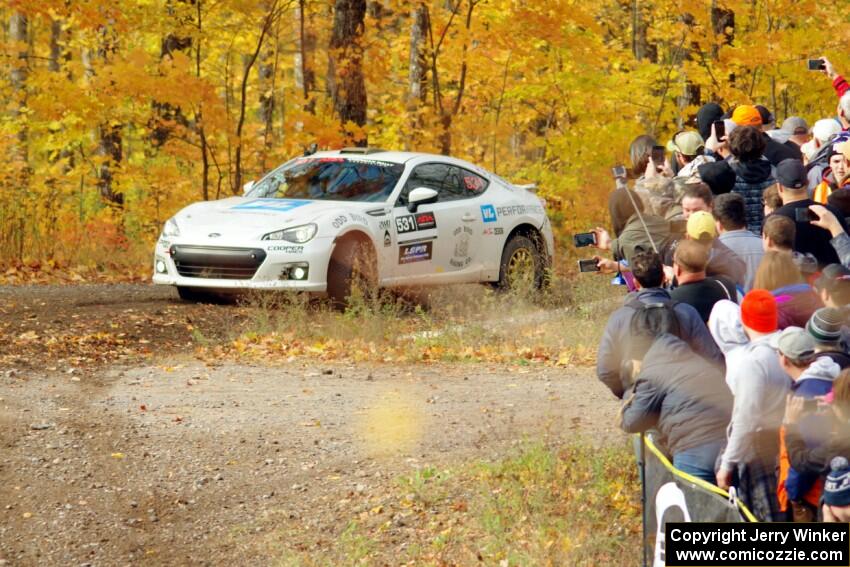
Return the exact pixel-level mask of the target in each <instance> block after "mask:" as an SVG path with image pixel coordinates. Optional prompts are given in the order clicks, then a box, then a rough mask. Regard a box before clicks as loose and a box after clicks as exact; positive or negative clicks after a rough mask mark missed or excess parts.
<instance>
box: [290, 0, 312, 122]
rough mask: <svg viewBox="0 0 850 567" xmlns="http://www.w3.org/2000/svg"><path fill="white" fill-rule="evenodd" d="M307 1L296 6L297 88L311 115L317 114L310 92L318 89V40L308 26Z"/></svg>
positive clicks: (301, 0) (300, 0)
mask: <svg viewBox="0 0 850 567" xmlns="http://www.w3.org/2000/svg"><path fill="white" fill-rule="evenodd" d="M304 1H305V0H298V3H297V4H296V5H295V10H294V14H295V25H296V28H297V30H296V34H295V86H296V88H297V89H298V90H299V91H301V93H302V98H303V101H304V102H303V108H304V110H306V111H307V112H309V113H310V114H313V113H314V112H315V106H316V103H315V100H314V99H311V98H310V92H311V91H313V90H314V89H315V88H316V73H315V72H314V71H313V58H312V52H313V49H314V48H315V43H316V38H315V36H314V35H313V34H312V33H311V32H310V30H309V27H308V26H307V13H306V8H305V6H304Z"/></svg>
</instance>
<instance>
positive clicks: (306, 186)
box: [153, 148, 554, 301]
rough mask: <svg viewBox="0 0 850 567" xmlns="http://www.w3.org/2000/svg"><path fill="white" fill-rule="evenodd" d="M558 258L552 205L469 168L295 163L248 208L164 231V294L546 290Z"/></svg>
mask: <svg viewBox="0 0 850 567" xmlns="http://www.w3.org/2000/svg"><path fill="white" fill-rule="evenodd" d="M553 249H554V243H553V238H552V228H551V226H550V224H549V221H548V219H547V217H546V212H545V210H544V204H543V201H542V200H541V199H540V198H539V197H537V196H536V195H535V194H534V193H532V192H531V191H529V190H528V189H527V188H524V187H520V186H516V185H512V184H511V183H508V182H507V181H505V180H504V179H502V178H500V177H498V176H496V175H494V174H492V173H489V172H488V171H485V170H484V169H481V168H480V167H477V166H475V165H472V164H470V163H467V162H465V161H462V160H459V159H454V158H450V157H446V156H437V155H430V154H424V153H405V152H390V151H382V150H376V149H365V148H352V149H344V150H339V151H331V152H320V153H315V154H313V155H309V156H304V157H298V158H295V159H292V160H290V161H288V162H286V163H285V164H283V165H281V166H280V167H278V168H277V169H275V170H273V171H272V172H270V173H269V174H267V175H266V176H265V177H263V178H262V179H261V180H260V181H259V182H257V183H249V184H248V185H246V193H245V195H244V196H242V197H231V198H228V199H222V200H219V201H204V202H199V203H194V204H192V205H189V206H188V207H186V208H184V209H183V210H181V211H180V212H179V213H177V214H176V215H175V216H174V217H173V218H171V219H169V220H168V221H167V222H166V223H165V227H164V228H163V231H162V235H161V236H160V238H159V241H158V242H157V244H156V250H155V252H154V276H153V281H154V283H156V284H163V285H173V286H177V290H178V292H179V293H180V296H181V297H182V298H184V299H197V298H199V297H202V296H203V294H204V293H205V292H210V291H215V292H222V291H225V292H226V291H235V290H245V289H289V290H300V291H307V292H317V293H326V294H327V295H329V296H330V297H331V298H332V299H334V300H335V301H343V300H344V299H345V298H346V297H348V295H349V293H350V290H351V285H352V281H356V279H357V276H359V277H361V278H362V277H368V278H370V283H374V284H377V285H378V286H381V287H394V286H411V285H414V286H415V285H432V284H450V283H467V282H493V283H494V284H497V285H499V286H501V287H505V288H508V287H517V286H520V285H525V286H532V287H535V288H539V287H541V286H542V285H543V284H544V281H545V279H546V271H547V269H548V267H549V266H550V265H551V259H552V254H553Z"/></svg>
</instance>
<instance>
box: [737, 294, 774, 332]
mask: <svg viewBox="0 0 850 567" xmlns="http://www.w3.org/2000/svg"><path fill="white" fill-rule="evenodd" d="M741 322H742V323H743V324H744V326H746V327H749V328H750V329H752V330H753V331H758V332H759V333H772V332H773V331H775V330H776V329H777V328H778V327H779V310H778V309H777V306H776V298H774V297H773V295H772V294H771V293H770V292H769V291H767V290H766V289H754V290H752V291H751V292H749V293H748V294H747V295H745V296H744V300H743V301H742V302H741Z"/></svg>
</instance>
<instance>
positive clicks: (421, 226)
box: [395, 213, 437, 234]
mask: <svg viewBox="0 0 850 567" xmlns="http://www.w3.org/2000/svg"><path fill="white" fill-rule="evenodd" d="M432 228H437V218H436V217H435V216H434V213H417V214H415V215H404V216H403V217H396V219H395V230H396V232H397V233H399V234H404V233H406V232H416V231H417V230H429V229H432Z"/></svg>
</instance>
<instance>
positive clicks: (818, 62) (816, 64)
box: [809, 59, 826, 71]
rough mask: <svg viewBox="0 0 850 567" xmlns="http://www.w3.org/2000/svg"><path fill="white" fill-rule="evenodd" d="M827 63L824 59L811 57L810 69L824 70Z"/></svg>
mask: <svg viewBox="0 0 850 567" xmlns="http://www.w3.org/2000/svg"><path fill="white" fill-rule="evenodd" d="M824 70H826V63H825V62H824V60H823V59H809V71H824Z"/></svg>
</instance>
